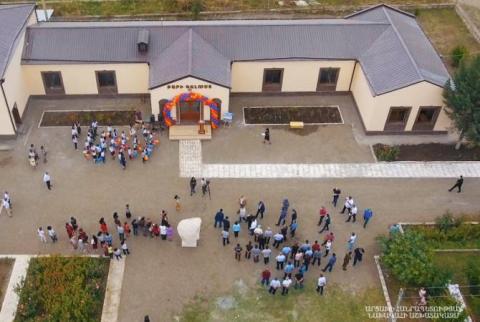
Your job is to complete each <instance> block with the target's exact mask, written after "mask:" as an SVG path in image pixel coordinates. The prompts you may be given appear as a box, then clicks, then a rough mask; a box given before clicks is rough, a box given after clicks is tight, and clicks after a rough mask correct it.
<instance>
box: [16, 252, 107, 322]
mask: <svg viewBox="0 0 480 322" xmlns="http://www.w3.org/2000/svg"><path fill="white" fill-rule="evenodd" d="M108 263H109V262H108V260H105V259H98V258H90V257H59V256H52V257H41V258H34V259H32V260H31V261H30V266H29V268H28V272H27V277H26V279H25V280H23V281H22V282H21V283H20V285H17V288H16V292H17V293H18V294H19V297H20V300H19V305H18V308H17V314H16V316H15V321H16V322H21V321H42V322H43V321H71V322H76V321H78V322H80V321H97V320H100V315H101V311H102V304H103V296H104V291H105V284H106V276H107V272H108Z"/></svg>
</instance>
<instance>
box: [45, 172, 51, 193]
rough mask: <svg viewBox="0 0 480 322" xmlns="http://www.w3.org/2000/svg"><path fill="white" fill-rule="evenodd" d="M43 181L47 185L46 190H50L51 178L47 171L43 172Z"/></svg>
mask: <svg viewBox="0 0 480 322" xmlns="http://www.w3.org/2000/svg"><path fill="white" fill-rule="evenodd" d="M43 182H45V184H46V185H47V188H48V190H52V183H51V178H50V175H49V174H48V172H45V173H44V175H43Z"/></svg>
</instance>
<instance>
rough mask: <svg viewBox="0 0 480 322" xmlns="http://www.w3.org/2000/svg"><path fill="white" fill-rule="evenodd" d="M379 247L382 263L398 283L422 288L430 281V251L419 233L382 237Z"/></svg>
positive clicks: (431, 268)
mask: <svg viewBox="0 0 480 322" xmlns="http://www.w3.org/2000/svg"><path fill="white" fill-rule="evenodd" d="M380 246H381V247H382V250H383V256H382V262H383V263H384V264H385V266H386V267H387V268H388V269H389V270H390V271H391V273H392V274H393V275H394V276H395V278H396V279H398V280H399V281H400V282H402V283H404V284H408V285H411V286H423V285H427V283H428V282H431V281H432V279H433V278H432V275H431V274H432V272H433V262H432V250H431V248H430V247H429V246H428V244H427V243H426V242H425V238H424V237H423V236H422V235H421V234H420V233H418V232H415V231H411V230H410V231H406V232H405V233H404V234H393V235H392V236H391V237H390V238H385V237H383V238H381V239H380ZM437 282H438V281H437Z"/></svg>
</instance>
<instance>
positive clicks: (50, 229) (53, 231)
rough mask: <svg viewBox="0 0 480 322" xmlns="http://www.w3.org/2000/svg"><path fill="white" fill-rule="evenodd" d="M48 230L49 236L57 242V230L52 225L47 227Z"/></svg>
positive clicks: (53, 241)
mask: <svg viewBox="0 0 480 322" xmlns="http://www.w3.org/2000/svg"><path fill="white" fill-rule="evenodd" d="M47 232H48V236H50V239H51V240H52V243H55V242H56V241H57V240H58V238H57V233H56V232H55V230H53V228H52V226H48V227H47Z"/></svg>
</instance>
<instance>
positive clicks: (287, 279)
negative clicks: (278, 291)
mask: <svg viewBox="0 0 480 322" xmlns="http://www.w3.org/2000/svg"><path fill="white" fill-rule="evenodd" d="M291 284H292V279H291V278H290V277H288V276H287V277H285V279H284V280H283V281H282V295H287V294H288V288H289V287H290V285H291Z"/></svg>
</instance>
